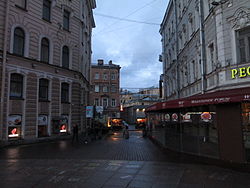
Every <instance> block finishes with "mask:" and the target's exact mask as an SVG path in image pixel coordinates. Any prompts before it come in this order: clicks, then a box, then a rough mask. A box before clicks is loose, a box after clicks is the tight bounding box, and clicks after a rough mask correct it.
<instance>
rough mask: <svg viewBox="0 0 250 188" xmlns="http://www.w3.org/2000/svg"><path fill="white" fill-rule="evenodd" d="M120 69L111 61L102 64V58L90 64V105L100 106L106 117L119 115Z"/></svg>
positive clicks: (117, 116)
mask: <svg viewBox="0 0 250 188" xmlns="http://www.w3.org/2000/svg"><path fill="white" fill-rule="evenodd" d="M120 69H121V67H120V66H119V65H115V64H113V63H112V61H109V63H108V64H104V60H102V59H99V60H98V63H97V64H92V65H91V85H92V90H91V92H90V105H92V106H102V107H103V115H104V117H105V118H106V119H107V118H119V117H120Z"/></svg>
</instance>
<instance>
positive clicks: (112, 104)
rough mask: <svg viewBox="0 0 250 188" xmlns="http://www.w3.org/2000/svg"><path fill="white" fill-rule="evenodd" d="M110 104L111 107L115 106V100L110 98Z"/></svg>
mask: <svg viewBox="0 0 250 188" xmlns="http://www.w3.org/2000/svg"><path fill="white" fill-rule="evenodd" d="M111 106H112V107H115V106H116V100H115V99H112V100H111Z"/></svg>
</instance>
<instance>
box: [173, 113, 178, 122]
mask: <svg viewBox="0 0 250 188" xmlns="http://www.w3.org/2000/svg"><path fill="white" fill-rule="evenodd" d="M172 121H178V115H177V114H176V113H174V114H172Z"/></svg>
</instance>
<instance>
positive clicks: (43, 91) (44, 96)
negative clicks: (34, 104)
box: [39, 78, 49, 101]
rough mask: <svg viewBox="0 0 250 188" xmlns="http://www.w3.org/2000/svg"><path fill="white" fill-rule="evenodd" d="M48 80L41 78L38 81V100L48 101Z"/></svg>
mask: <svg viewBox="0 0 250 188" xmlns="http://www.w3.org/2000/svg"><path fill="white" fill-rule="evenodd" d="M48 96H49V80H47V79H44V78H41V79H40V80H39V100H41V101H48V99H49V97H48Z"/></svg>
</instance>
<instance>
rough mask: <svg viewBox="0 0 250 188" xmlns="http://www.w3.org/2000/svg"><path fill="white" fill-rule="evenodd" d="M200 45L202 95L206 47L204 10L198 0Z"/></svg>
mask: <svg viewBox="0 0 250 188" xmlns="http://www.w3.org/2000/svg"><path fill="white" fill-rule="evenodd" d="M199 3H200V7H199V9H200V11H199V13H200V44H201V52H200V53H201V62H200V63H201V92H202V94H204V93H205V92H206V89H207V82H206V46H205V31H204V9H203V0H200V2H199Z"/></svg>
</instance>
